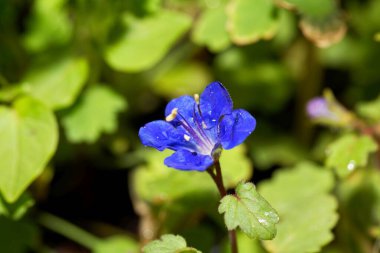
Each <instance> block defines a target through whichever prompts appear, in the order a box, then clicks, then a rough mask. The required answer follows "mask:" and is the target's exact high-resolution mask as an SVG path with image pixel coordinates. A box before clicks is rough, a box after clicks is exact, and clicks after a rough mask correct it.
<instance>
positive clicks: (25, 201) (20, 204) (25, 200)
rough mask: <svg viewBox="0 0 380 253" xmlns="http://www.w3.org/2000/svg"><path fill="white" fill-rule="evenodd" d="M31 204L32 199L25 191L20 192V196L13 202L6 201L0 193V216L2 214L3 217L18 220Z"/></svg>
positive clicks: (32, 202) (32, 203)
mask: <svg viewBox="0 0 380 253" xmlns="http://www.w3.org/2000/svg"><path fill="white" fill-rule="evenodd" d="M33 205H34V199H32V197H31V196H30V195H29V194H27V193H24V194H22V195H21V197H20V198H18V199H17V200H16V201H15V202H13V203H7V202H6V201H5V200H4V198H3V196H2V195H1V194H0V216H1V215H4V216H5V217H8V218H11V219H14V220H18V219H20V218H21V217H22V216H23V215H24V214H25V213H26V211H28V209H29V208H30V207H31V206H33Z"/></svg>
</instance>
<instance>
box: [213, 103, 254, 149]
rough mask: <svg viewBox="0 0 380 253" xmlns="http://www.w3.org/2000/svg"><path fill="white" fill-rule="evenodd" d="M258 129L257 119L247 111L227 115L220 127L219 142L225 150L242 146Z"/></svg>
mask: <svg viewBox="0 0 380 253" xmlns="http://www.w3.org/2000/svg"><path fill="white" fill-rule="evenodd" d="M255 128H256V119H255V118H254V117H253V116H252V115H251V114H250V113H249V112H247V111H246V110H243V109H236V110H234V111H233V112H232V113H231V114H229V115H225V116H224V117H223V119H222V121H221V122H220V125H219V140H220V142H221V144H222V147H223V148H224V149H231V148H233V147H236V146H237V145H239V144H241V143H242V142H243V141H244V140H245V139H246V138H247V137H248V136H249V135H250V134H251V133H252V132H253V131H254V130H255Z"/></svg>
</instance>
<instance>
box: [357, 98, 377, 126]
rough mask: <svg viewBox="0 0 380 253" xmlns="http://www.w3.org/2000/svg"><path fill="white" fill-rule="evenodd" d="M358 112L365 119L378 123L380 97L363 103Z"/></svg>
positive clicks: (358, 107)
mask: <svg viewBox="0 0 380 253" xmlns="http://www.w3.org/2000/svg"><path fill="white" fill-rule="evenodd" d="M356 111H357V112H358V113H359V114H360V115H361V116H363V117H365V118H367V119H369V120H371V121H373V122H374V123H377V122H379V121H380V96H379V97H377V98H376V99H375V100H373V101H369V102H361V103H359V104H358V105H357V107H356Z"/></svg>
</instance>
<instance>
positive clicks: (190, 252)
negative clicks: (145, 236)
mask: <svg viewBox="0 0 380 253" xmlns="http://www.w3.org/2000/svg"><path fill="white" fill-rule="evenodd" d="M142 251H143V253H201V252H200V251H198V250H196V249H194V248H190V247H187V246H186V241H185V239H183V238H182V237H181V236H179V235H163V236H161V239H160V240H154V241H152V242H150V243H148V244H147V245H145V246H144V248H143V249H142Z"/></svg>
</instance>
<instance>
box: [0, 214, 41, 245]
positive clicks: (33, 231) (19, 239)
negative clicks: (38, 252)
mask: <svg viewBox="0 0 380 253" xmlns="http://www.w3.org/2000/svg"><path fill="white" fill-rule="evenodd" d="M36 239H37V228H36V227H35V225H33V224H32V223H31V222H28V221H22V220H18V221H14V220H11V219H7V218H5V217H2V216H0V245H1V252H4V253H5V252H6V253H25V252H29V251H28V249H31V248H32V246H33V244H34V243H35V242H36Z"/></svg>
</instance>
